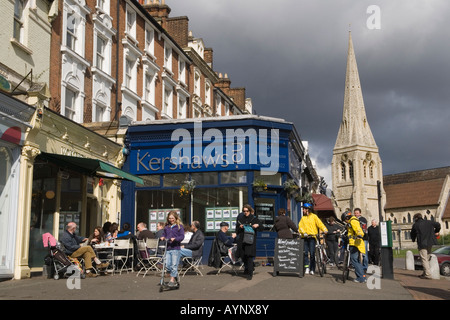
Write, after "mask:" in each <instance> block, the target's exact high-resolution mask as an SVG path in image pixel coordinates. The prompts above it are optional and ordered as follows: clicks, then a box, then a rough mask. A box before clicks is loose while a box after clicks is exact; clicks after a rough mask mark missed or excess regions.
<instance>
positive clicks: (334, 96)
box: [166, 0, 450, 186]
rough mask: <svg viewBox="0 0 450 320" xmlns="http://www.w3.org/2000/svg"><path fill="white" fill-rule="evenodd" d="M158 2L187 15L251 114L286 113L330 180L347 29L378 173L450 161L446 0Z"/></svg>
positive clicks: (449, 37) (339, 116)
mask: <svg viewBox="0 0 450 320" xmlns="http://www.w3.org/2000/svg"><path fill="white" fill-rule="evenodd" d="M166 4H168V5H169V6H170V7H171V9H172V12H171V14H170V16H171V17H175V16H188V17H189V28H190V30H192V31H193V34H194V36H195V37H198V38H203V41H204V42H205V46H206V47H210V48H212V49H213V51H214V66H213V69H214V70H215V71H217V72H221V73H223V74H225V73H227V74H228V76H229V78H230V80H231V86H232V87H245V88H246V95H247V97H248V98H251V99H252V102H253V107H254V109H255V111H256V113H257V114H259V115H267V116H274V117H279V118H284V119H286V120H288V121H292V122H294V124H295V126H296V128H297V131H298V132H299V134H300V135H301V137H302V140H305V141H308V142H309V150H310V155H311V157H312V158H313V159H314V161H315V163H316V167H317V170H318V173H319V174H320V175H322V176H324V177H325V178H326V180H327V183H328V184H329V185H330V186H331V172H330V164H331V158H332V153H333V147H334V144H335V142H336V137H337V132H338V129H339V125H340V122H341V119H342V109H343V100H344V83H345V70H346V63H347V60H346V59H347V48H348V33H349V30H351V33H352V38H353V44H354V48H355V54H356V59H357V62H358V69H359V76H360V80H361V86H362V90H363V96H364V104H365V108H366V113H367V118H368V122H369V125H370V127H371V129H372V132H373V135H374V138H375V140H376V142H377V145H378V147H379V150H380V155H381V159H382V161H383V172H384V174H392V173H400V172H406V171H414V170H423V169H429V168H437V167H443V166H449V165H450V129H449V127H450V126H449V124H450V108H449V107H450V106H449V104H450V22H449V20H448V17H449V16H450V1H448V0H395V1H392V0H383V1H377V0H371V1H365V0H166ZM372 5H375V6H376V7H375V11H374V10H373V9H372V7H371V6H372Z"/></svg>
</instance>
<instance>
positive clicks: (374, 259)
mask: <svg viewBox="0 0 450 320" xmlns="http://www.w3.org/2000/svg"><path fill="white" fill-rule="evenodd" d="M367 235H368V237H369V263H372V264H374V265H376V266H377V265H378V264H379V262H380V245H381V234H380V227H379V226H378V225H377V221H376V220H375V219H373V220H372V223H371V226H370V227H368V228H367Z"/></svg>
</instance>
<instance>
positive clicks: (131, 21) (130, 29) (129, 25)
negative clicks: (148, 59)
mask: <svg viewBox="0 0 450 320" xmlns="http://www.w3.org/2000/svg"><path fill="white" fill-rule="evenodd" d="M136 18H137V15H136V11H134V10H133V9H131V8H130V6H128V5H127V13H126V24H125V33H126V34H127V36H129V37H131V38H132V40H134V41H135V42H137V41H136Z"/></svg>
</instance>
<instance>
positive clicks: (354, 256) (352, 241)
mask: <svg viewBox="0 0 450 320" xmlns="http://www.w3.org/2000/svg"><path fill="white" fill-rule="evenodd" d="M342 218H343V221H344V222H346V223H347V230H348V244H349V250H350V262H351V263H352V265H353V267H354V268H355V273H356V279H355V280H354V281H355V282H360V283H364V282H366V275H365V273H364V269H363V265H362V263H361V262H360V260H359V254H360V253H362V254H365V253H366V247H365V245H364V240H363V237H364V232H363V230H362V228H361V224H360V223H359V220H358V218H356V217H355V216H353V215H352V212H351V211H346V212H344V214H343V215H342Z"/></svg>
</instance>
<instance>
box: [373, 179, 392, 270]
mask: <svg viewBox="0 0 450 320" xmlns="http://www.w3.org/2000/svg"><path fill="white" fill-rule="evenodd" d="M377 192H378V215H379V217H380V225H381V222H382V221H384V220H383V214H382V208H381V181H379V180H378V181H377ZM388 232H392V231H390V230H389V231H388ZM381 273H382V275H383V278H385V279H394V258H393V254H392V246H390V247H389V246H383V245H382V246H381Z"/></svg>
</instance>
